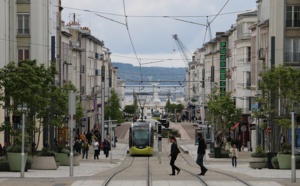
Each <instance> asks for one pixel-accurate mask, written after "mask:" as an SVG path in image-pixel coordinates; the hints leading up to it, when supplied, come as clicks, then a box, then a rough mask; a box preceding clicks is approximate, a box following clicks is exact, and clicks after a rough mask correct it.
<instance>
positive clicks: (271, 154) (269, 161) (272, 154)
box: [267, 152, 277, 169]
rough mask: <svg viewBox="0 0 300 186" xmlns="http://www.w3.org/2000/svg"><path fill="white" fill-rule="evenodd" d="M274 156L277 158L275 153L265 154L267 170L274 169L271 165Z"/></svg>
mask: <svg viewBox="0 0 300 186" xmlns="http://www.w3.org/2000/svg"><path fill="white" fill-rule="evenodd" d="M275 156H277V152H268V153H267V157H268V162H267V163H268V168H269V169H274V168H275V167H273V165H272V161H271V160H272V158H273V157H275Z"/></svg>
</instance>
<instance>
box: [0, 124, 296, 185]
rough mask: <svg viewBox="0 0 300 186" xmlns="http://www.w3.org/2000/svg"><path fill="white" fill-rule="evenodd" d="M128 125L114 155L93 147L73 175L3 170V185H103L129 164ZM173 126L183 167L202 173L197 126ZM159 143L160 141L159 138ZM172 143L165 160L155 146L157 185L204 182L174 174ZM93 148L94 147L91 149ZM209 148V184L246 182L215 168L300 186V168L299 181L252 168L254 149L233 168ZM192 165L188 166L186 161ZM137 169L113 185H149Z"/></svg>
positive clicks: (287, 173)
mask: <svg viewBox="0 0 300 186" xmlns="http://www.w3.org/2000/svg"><path fill="white" fill-rule="evenodd" d="M128 127H129V124H124V125H122V126H120V127H117V128H118V129H117V131H116V132H117V136H118V138H119V140H118V141H119V142H118V143H117V144H116V147H113V148H112V150H111V153H110V157H108V158H106V157H105V156H104V154H103V152H101V153H100V158H99V160H94V159H93V150H90V155H89V158H88V159H81V160H80V165H79V166H74V167H73V176H70V167H69V166H59V167H58V169H57V170H31V169H29V170H28V172H25V178H20V172H0V186H2V185H3V186H4V185H5V186H10V185H16V186H18V185H22V186H27V185H28V186H39V185H43V186H48V185H49V186H50V185H51V186H69V185H70V186H90V185H102V184H103V183H104V182H105V180H106V179H107V177H108V176H109V175H112V174H113V173H114V172H116V170H118V169H120V167H122V166H123V165H125V164H128V162H129V159H130V158H131V157H130V156H129V155H128V154H127V151H128V142H127V140H128V132H127V131H128ZM170 128H173V129H177V130H179V131H180V134H181V138H178V139H177V141H178V144H179V145H180V149H181V151H182V153H181V154H182V156H180V157H178V158H177V160H176V164H178V166H179V167H180V168H182V169H189V170H190V171H192V172H194V173H195V174H196V173H198V172H199V170H198V169H199V168H198V167H197V165H196V164H195V160H196V157H197V146H195V145H194V134H195V129H196V126H194V125H193V124H190V123H177V124H175V123H171V125H170ZM155 142H156V140H155ZM169 148H170V144H169V143H168V140H167V139H163V152H162V154H161V159H160V160H161V163H159V158H158V157H159V156H158V155H159V154H158V152H157V145H155V146H154V149H155V151H156V152H155V154H154V155H153V156H152V157H151V158H150V160H149V161H150V162H151V163H150V165H151V167H152V170H153V175H152V179H153V182H152V184H153V185H159V186H165V185H166V186H167V185H172V186H174V185H175V186H177V185H178V186H179V185H180V186H181V185H188V186H193V185H200V184H199V182H198V181H196V180H195V179H194V178H193V177H192V176H190V175H188V174H187V173H185V172H181V173H180V174H179V175H176V176H173V177H170V176H169V173H170V166H169V159H168V157H167V154H168V151H169ZM90 149H92V148H90ZM208 151H209V150H208ZM208 151H207V153H206V157H205V160H204V164H205V166H206V167H207V168H208V172H207V174H206V175H205V177H204V179H205V181H206V182H207V183H208V185H212V186H214V185H216V186H223V185H224V186H227V185H228V186H229V185H230V186H232V185H233V186H235V185H243V184H242V183H240V182H238V181H236V180H234V179H230V178H227V177H226V176H222V175H220V174H218V173H216V172H214V171H219V172H224V173H226V174H231V175H234V176H237V177H239V178H241V179H243V180H246V181H247V182H248V183H249V184H250V185H254V186H256V185H257V186H260V185H270V186H277V185H278V186H279V185H290V186H295V185H300V170H299V169H298V170H296V182H295V183H292V182H291V173H292V172H291V170H281V169H267V168H264V169H252V168H250V167H249V160H250V154H251V152H249V151H247V149H244V151H242V152H240V153H239V158H238V165H237V167H232V165H231V159H229V158H218V159H217V158H209V156H208ZM184 159H185V160H184ZM186 159H188V161H189V162H190V163H191V164H192V165H188V164H187V163H186V162H185V161H186ZM137 167H140V169H141V170H139V168H135V169H134V171H135V172H134V174H133V173H132V172H133V171H127V173H126V174H124V175H123V176H119V178H117V179H115V180H113V181H112V182H111V184H110V185H118V186H133V185H136V186H142V185H147V184H146V181H145V179H143V177H141V176H140V175H139V172H142V168H143V167H142V166H137Z"/></svg>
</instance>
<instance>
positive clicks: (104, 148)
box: [103, 138, 110, 158]
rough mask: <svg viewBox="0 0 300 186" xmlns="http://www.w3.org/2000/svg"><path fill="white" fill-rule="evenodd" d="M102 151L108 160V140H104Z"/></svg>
mask: <svg viewBox="0 0 300 186" xmlns="http://www.w3.org/2000/svg"><path fill="white" fill-rule="evenodd" d="M103 151H104V154H105V157H106V158H108V156H109V151H110V143H109V140H108V138H105V139H104V142H103Z"/></svg>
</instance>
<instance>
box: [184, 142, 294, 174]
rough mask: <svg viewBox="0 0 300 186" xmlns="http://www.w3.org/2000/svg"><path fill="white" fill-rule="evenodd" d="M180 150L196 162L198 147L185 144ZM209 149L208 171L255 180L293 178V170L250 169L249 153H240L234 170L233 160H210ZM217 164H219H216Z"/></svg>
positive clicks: (206, 162) (206, 161)
mask: <svg viewBox="0 0 300 186" xmlns="http://www.w3.org/2000/svg"><path fill="white" fill-rule="evenodd" d="M180 148H181V149H182V151H184V152H185V153H188V154H189V155H191V157H193V159H194V160H195V161H196V159H197V146H195V145H194V144H183V145H180ZM208 153H209V149H207V150H206V154H205V159H204V164H205V166H206V167H207V168H208V169H215V170H218V171H220V170H221V171H224V172H228V171H230V172H234V173H239V174H245V175H248V176H252V177H255V178H277V179H278V178H279V179H280V178H284V179H288V178H291V170H283V169H268V168H264V169H252V168H250V167H249V161H250V154H251V152H249V151H242V152H239V157H238V159H237V167H235V168H233V167H232V165H231V158H210V157H209V156H208ZM216 162H217V163H216ZM296 178H297V179H299V178H300V170H299V169H296Z"/></svg>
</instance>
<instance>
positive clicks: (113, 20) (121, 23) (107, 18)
mask: <svg viewBox="0 0 300 186" xmlns="http://www.w3.org/2000/svg"><path fill="white" fill-rule="evenodd" d="M96 15H97V16H99V17H102V18H104V19H107V20H110V21H113V22H115V23H119V24H121V25H125V26H126V24H125V23H121V22H119V21H116V20H113V19H110V18H108V17H104V16H102V15H100V14H96Z"/></svg>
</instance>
